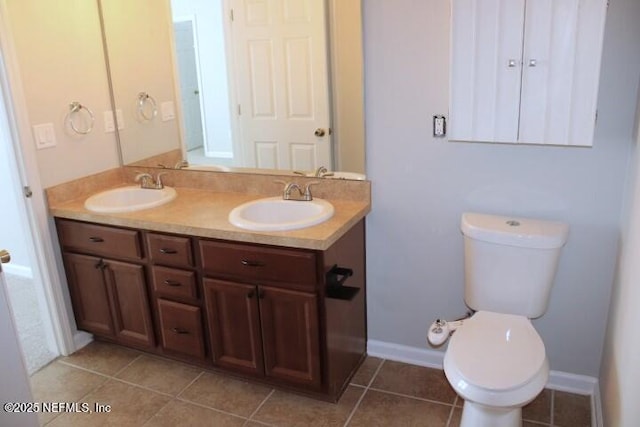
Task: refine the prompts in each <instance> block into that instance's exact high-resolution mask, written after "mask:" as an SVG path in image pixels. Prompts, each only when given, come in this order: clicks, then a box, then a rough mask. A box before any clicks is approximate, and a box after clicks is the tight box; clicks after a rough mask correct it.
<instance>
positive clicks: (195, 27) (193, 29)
mask: <svg viewBox="0 0 640 427" xmlns="http://www.w3.org/2000/svg"><path fill="white" fill-rule="evenodd" d="M196 18H197V17H196V15H184V16H176V17H172V19H171V31H172V33H174V34H175V27H174V24H175V23H176V22H191V32H192V33H193V45H194V46H193V50H194V53H195V59H196V76H197V77H196V80H197V81H198V90H199V91H200V96H199V97H198V102H199V103H200V126H201V127H202V142H203V148H204V151H205V153H206V151H207V148H208V146H209V138H207V122H206V120H205V110H204V102H203V99H204V98H203V96H202V93H203V92H202V71H201V68H200V42H199V40H198V22H197V19H196ZM173 40H174V45H177V43H176V41H175V35H174V36H173ZM176 47H177V46H176ZM174 50H175V52H176V53H175V61H176V64H175V70H176V72H177V74H178V76H180V67H179V66H178V50H177V48H176V49H174ZM176 80H178V82H177V84H178V87H180V83H181V82H180V77H178V79H176ZM182 114H183V115H184V108H183V112H182ZM182 121H183V122H186V120H184V119H183V120H182ZM185 138H186V129H185ZM184 146H185V149H186V148H188V147H187V141H186V140H185V142H184Z"/></svg>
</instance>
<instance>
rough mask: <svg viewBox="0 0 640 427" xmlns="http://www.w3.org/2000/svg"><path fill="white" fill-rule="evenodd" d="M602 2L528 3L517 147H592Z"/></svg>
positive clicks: (541, 0)
mask: <svg viewBox="0 0 640 427" xmlns="http://www.w3.org/2000/svg"><path fill="white" fill-rule="evenodd" d="M605 3H606V1H604V0H537V1H529V2H527V6H526V22H525V37H524V53H523V61H524V68H523V73H522V100H521V107H520V109H521V112H520V141H521V142H527V143H537V144H559V145H565V144H569V145H591V144H592V139H593V131H594V125H595V110H596V102H597V91H598V80H599V73H600V59H601V50H602V36H603V31H604V15H605V12H604V10H603V8H604V7H606V5H605Z"/></svg>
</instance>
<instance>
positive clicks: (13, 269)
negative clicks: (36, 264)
mask: <svg viewBox="0 0 640 427" xmlns="http://www.w3.org/2000/svg"><path fill="white" fill-rule="evenodd" d="M2 268H3V269H4V272H5V273H7V274H13V275H14V276H20V277H24V278H26V279H33V271H32V270H31V267H29V266H26V265H17V264H7V265H4V266H2Z"/></svg>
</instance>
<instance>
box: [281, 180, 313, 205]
mask: <svg viewBox="0 0 640 427" xmlns="http://www.w3.org/2000/svg"><path fill="white" fill-rule="evenodd" d="M275 182H277V183H279V184H284V190H282V199H283V200H294V201H305V202H308V201H311V200H313V195H312V194H311V186H312V185H315V184H318V182H316V181H314V182H309V183H308V184H307V185H305V186H304V190H303V189H302V187H300V185H298V184H296V183H295V182H284V181H280V180H277V181H275ZM294 190H297V191H298V195H297V196H295V195H293V196H292V195H291V193H292V192H293V191H294Z"/></svg>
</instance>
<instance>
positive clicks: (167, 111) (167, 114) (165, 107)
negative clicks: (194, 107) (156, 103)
mask: <svg viewBox="0 0 640 427" xmlns="http://www.w3.org/2000/svg"><path fill="white" fill-rule="evenodd" d="M160 109H161V110H162V121H163V122H167V121H169V120H173V119H175V118H176V112H175V108H174V107H173V102H172V101H167V102H163V103H162V104H160Z"/></svg>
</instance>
